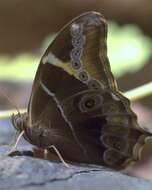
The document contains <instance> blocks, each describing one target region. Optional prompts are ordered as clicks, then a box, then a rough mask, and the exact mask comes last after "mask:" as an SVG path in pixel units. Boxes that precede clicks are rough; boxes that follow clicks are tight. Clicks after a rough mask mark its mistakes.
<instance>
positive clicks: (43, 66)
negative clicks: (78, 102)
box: [29, 12, 116, 120]
mask: <svg viewBox="0 0 152 190" xmlns="http://www.w3.org/2000/svg"><path fill="white" fill-rule="evenodd" d="M106 35H107V25H106V21H105V19H104V17H103V16H101V15H100V14H99V13H96V12H88V13H85V14H82V15H81V16H79V17H77V18H75V19H74V20H72V21H71V22H70V23H69V24H67V25H66V26H65V27H64V28H63V29H61V31H60V32H59V33H58V35H57V37H56V38H55V40H54V41H53V42H52V44H51V45H50V46H49V47H48V49H47V50H46V52H45V53H44V55H43V57H42V59H41V62H40V65H39V67H38V70H37V73H36V77H35V80H34V84H33V90H32V95H31V98H30V103H29V112H30V114H32V113H35V112H36V115H37V116H39V115H40V114H41V112H42V110H43V109H41V108H42V107H43V108H44V107H45V104H47V100H46V99H47V98H46V99H45V98H44V97H43V96H45V95H43V96H42V95H41V96H40V94H42V93H40V92H39V91H40V89H41V87H40V81H43V83H45V85H47V88H48V89H49V90H50V91H51V92H53V93H55V94H56V95H58V96H63V97H62V98H63V99H64V98H66V97H68V96H71V95H73V94H75V93H77V92H79V91H81V90H84V89H87V88H88V87H92V86H93V87H94V86H96V85H98V83H100V85H101V86H104V88H109V89H116V85H115V80H114V77H113V75H112V73H111V70H110V66H109V61H108V58H107V52H106V50H107V47H106ZM55 70H56V71H55ZM65 73H66V74H65ZM74 81H75V82H76V83H77V85H75V83H74ZM62 83H63V84H62ZM96 83H97V84H96ZM63 89H64V90H63ZM38 99H39V100H40V99H41V100H42V99H43V100H46V103H45V101H43V103H42V104H43V105H42V106H39V108H38V106H37V108H36V110H33V109H34V107H35V106H33V105H34V104H37V101H38V102H39V100H38ZM35 102H36V103H35ZM40 102H41V101H40ZM40 102H39V103H40ZM32 117H33V116H32ZM34 120H35V119H34Z"/></svg>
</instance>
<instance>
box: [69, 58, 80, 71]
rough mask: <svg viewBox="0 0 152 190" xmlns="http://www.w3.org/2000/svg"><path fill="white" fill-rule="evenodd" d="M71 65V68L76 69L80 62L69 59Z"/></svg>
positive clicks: (78, 67)
mask: <svg viewBox="0 0 152 190" xmlns="http://www.w3.org/2000/svg"><path fill="white" fill-rule="evenodd" d="M71 66H72V68H73V69H75V70H78V69H80V68H81V62H80V61H79V60H73V61H71Z"/></svg>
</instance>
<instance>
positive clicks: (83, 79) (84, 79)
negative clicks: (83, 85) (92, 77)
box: [78, 71, 89, 82]
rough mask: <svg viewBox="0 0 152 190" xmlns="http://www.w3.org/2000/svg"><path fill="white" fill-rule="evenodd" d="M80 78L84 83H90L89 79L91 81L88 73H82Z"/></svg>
mask: <svg viewBox="0 0 152 190" xmlns="http://www.w3.org/2000/svg"><path fill="white" fill-rule="evenodd" d="M78 77H79V79H80V80H81V81H82V82H86V81H88V79H89V76H88V73H87V72H86V71H81V72H80V73H79V74H78Z"/></svg>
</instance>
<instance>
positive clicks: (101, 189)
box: [0, 156, 152, 190]
mask: <svg viewBox="0 0 152 190" xmlns="http://www.w3.org/2000/svg"><path fill="white" fill-rule="evenodd" d="M0 189H2V190H19V189H22V190H41V189H43V190H50V189H57V190H63V189H66V190H71V189H73V190H92V189H95V190H105V189H106V190H111V189H112V190H143V189H144V190H151V189H152V182H150V181H146V180H144V179H140V178H135V177H130V176H127V175H124V174H121V173H119V172H115V171H112V170H108V169H105V168H103V167H97V166H90V167H88V166H82V165H81V166H76V165H70V167H69V168H67V167H65V166H64V165H63V164H61V163H53V162H50V161H46V160H40V159H36V158H30V157H13V158H10V157H4V156H0Z"/></svg>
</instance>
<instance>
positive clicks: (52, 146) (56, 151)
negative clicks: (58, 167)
mask: <svg viewBox="0 0 152 190" xmlns="http://www.w3.org/2000/svg"><path fill="white" fill-rule="evenodd" d="M49 148H52V149H53V150H54V151H55V153H56V154H57V156H58V157H59V159H60V161H61V162H62V163H63V164H64V165H65V167H67V168H69V167H70V166H69V164H68V163H66V162H65V160H64V159H63V157H62V155H61V154H60V152H59V151H58V149H57V148H56V147H55V146H54V145H51V146H49Z"/></svg>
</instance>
